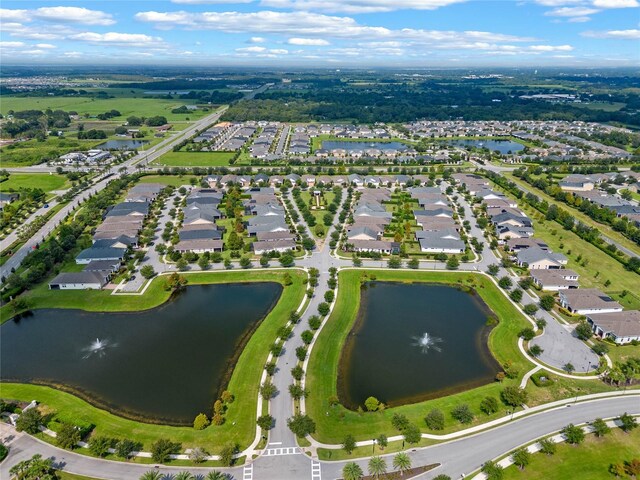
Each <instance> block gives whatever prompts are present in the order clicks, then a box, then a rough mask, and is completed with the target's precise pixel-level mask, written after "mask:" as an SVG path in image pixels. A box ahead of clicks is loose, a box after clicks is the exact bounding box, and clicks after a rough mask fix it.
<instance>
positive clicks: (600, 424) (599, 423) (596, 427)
mask: <svg viewBox="0 0 640 480" xmlns="http://www.w3.org/2000/svg"><path fill="white" fill-rule="evenodd" d="M591 426H592V427H593V433H594V434H595V435H596V437H604V436H605V435H608V434H609V433H610V432H611V429H610V428H609V425H607V422H605V421H604V420H603V419H601V418H596V419H595V420H594V421H593V423H592V424H591Z"/></svg>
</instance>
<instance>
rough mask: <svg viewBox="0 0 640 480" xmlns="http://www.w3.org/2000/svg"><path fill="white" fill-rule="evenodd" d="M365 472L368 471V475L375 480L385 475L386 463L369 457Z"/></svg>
mask: <svg viewBox="0 0 640 480" xmlns="http://www.w3.org/2000/svg"><path fill="white" fill-rule="evenodd" d="M367 470H369V475H370V476H371V477H373V478H375V479H376V480H377V479H379V478H380V476H381V475H385V474H386V473H387V462H385V460H384V458H382V457H377V456H376V457H371V458H370V459H369V465H368V466H367Z"/></svg>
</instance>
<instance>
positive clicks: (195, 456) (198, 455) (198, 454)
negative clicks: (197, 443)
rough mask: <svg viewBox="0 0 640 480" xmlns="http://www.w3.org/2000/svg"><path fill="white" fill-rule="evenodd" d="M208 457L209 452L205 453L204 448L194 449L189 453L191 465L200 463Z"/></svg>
mask: <svg viewBox="0 0 640 480" xmlns="http://www.w3.org/2000/svg"><path fill="white" fill-rule="evenodd" d="M208 456H209V452H207V451H206V450H205V449H204V448H201V447H194V448H192V449H191V451H190V452H189V460H191V461H192V462H193V463H202V462H204V461H205V460H206V459H207V457H208Z"/></svg>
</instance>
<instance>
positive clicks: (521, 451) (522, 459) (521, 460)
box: [511, 447, 531, 470]
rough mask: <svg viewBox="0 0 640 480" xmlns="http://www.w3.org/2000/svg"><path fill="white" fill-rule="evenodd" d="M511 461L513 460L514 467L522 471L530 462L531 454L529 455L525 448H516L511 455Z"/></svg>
mask: <svg viewBox="0 0 640 480" xmlns="http://www.w3.org/2000/svg"><path fill="white" fill-rule="evenodd" d="M511 460H513V464H514V465H515V466H516V467H518V468H519V469H520V470H524V469H525V467H526V466H527V465H529V463H530V462H531V453H529V450H527V449H526V447H522V448H518V449H517V450H516V451H515V452H513V453H512V454H511Z"/></svg>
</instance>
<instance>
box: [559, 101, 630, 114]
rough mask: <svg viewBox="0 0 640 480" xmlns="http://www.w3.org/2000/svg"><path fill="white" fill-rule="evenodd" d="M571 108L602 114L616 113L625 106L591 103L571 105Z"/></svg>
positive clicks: (620, 103) (623, 104) (620, 104)
mask: <svg viewBox="0 0 640 480" xmlns="http://www.w3.org/2000/svg"><path fill="white" fill-rule="evenodd" d="M571 106H572V107H577V108H586V109H588V110H602V111H603V112H617V111H618V110H620V109H622V108H624V107H626V106H627V104H626V103H622V102H591V103H572V104H571Z"/></svg>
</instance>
